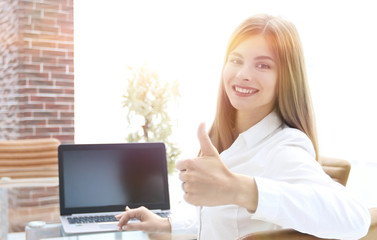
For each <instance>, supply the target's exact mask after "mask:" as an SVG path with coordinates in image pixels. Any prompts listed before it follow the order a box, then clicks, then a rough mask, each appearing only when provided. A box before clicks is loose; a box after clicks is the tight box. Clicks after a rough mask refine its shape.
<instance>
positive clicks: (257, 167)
mask: <svg viewBox="0 0 377 240" xmlns="http://www.w3.org/2000/svg"><path fill="white" fill-rule="evenodd" d="M220 157H221V159H222V160H223V161H224V163H225V165H226V166H227V167H228V168H229V169H230V170H231V171H232V172H234V173H240V174H244V175H248V176H252V177H254V178H255V181H256V184H257V188H258V206H257V209H256V212H255V213H254V214H252V213H250V212H248V211H247V210H246V209H244V208H241V207H239V206H237V205H224V206H216V207H202V208H200V210H199V216H200V219H199V223H198V224H193V223H192V222H190V221H189V220H188V219H185V221H181V220H179V219H176V218H175V217H174V215H173V216H172V218H171V224H172V233H173V234H174V233H175V232H183V231H182V230H185V231H186V232H189V230H190V229H189V228H190V227H191V228H193V227H194V228H195V227H197V228H198V229H197V231H199V233H198V238H199V239H204V240H206V239H237V238H239V237H241V236H244V235H246V234H248V233H252V232H257V231H263V230H272V229H279V228H293V229H295V230H297V231H300V232H303V233H308V234H310V235H314V236H317V237H321V238H337V239H339V238H341V239H359V238H361V237H363V236H364V235H365V234H366V233H367V231H368V229H369V225H370V214H369V211H368V209H367V208H366V207H364V206H363V205H362V204H360V203H359V202H358V201H357V200H356V199H354V198H353V197H352V196H351V195H350V194H349V193H348V192H347V190H346V188H345V187H344V186H342V185H341V184H339V183H337V182H335V181H333V180H332V179H331V178H330V177H329V176H328V175H327V174H326V173H325V172H324V171H323V169H322V167H321V166H320V164H319V163H318V162H317V161H316V160H315V151H314V148H313V145H312V143H311V141H310V139H309V138H308V137H307V136H306V135H305V134H304V133H302V132H301V131H299V130H297V129H294V128H289V127H287V126H286V125H284V124H283V123H282V121H281V119H280V118H279V116H278V115H277V114H276V113H275V112H272V113H270V114H269V115H268V116H266V117H265V118H264V119H263V120H262V121H260V122H259V123H258V124H256V125H254V126H253V127H251V128H250V129H248V130H247V131H245V132H243V133H241V134H240V135H239V137H238V138H237V139H236V141H235V142H234V143H233V145H232V146H231V147H230V148H228V149H227V150H225V151H223V152H222V153H221V154H220ZM209 171H210V169H209Z"/></svg>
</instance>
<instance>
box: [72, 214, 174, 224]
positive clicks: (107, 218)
mask: <svg viewBox="0 0 377 240" xmlns="http://www.w3.org/2000/svg"><path fill="white" fill-rule="evenodd" d="M156 214H157V215H159V216H160V217H163V218H167V217H168V216H169V213H167V212H160V213H156ZM67 220H68V222H69V224H82V223H101V222H118V219H116V218H115V216H114V215H103V216H101V215H99V216H81V217H68V218H67Z"/></svg>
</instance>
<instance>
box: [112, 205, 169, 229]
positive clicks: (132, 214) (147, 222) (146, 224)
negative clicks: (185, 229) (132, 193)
mask: <svg viewBox="0 0 377 240" xmlns="http://www.w3.org/2000/svg"><path fill="white" fill-rule="evenodd" d="M115 217H116V218H117V219H118V220H119V223H118V227H119V231H121V230H126V231H144V232H171V225H170V222H169V219H168V218H162V217H160V216H158V215H157V214H155V213H153V212H151V211H150V210H148V209H147V208H145V207H139V208H135V209H130V208H129V207H126V211H125V212H123V213H121V214H119V215H117V216H115ZM134 218H136V219H138V220H140V222H129V221H130V220H132V219H134Z"/></svg>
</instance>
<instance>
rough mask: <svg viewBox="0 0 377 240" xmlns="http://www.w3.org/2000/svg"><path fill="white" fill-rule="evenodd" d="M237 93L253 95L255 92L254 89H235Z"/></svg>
mask: <svg viewBox="0 0 377 240" xmlns="http://www.w3.org/2000/svg"><path fill="white" fill-rule="evenodd" d="M235 89H236V91H237V92H239V93H253V92H254V91H253V90H252V89H245V88H240V87H235Z"/></svg>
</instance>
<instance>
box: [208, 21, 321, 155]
mask: <svg viewBox="0 0 377 240" xmlns="http://www.w3.org/2000/svg"><path fill="white" fill-rule="evenodd" d="M255 35H262V36H263V37H264V38H265V40H266V41H267V42H268V43H269V45H270V47H271V49H272V50H273V51H274V53H275V54H276V58H277V59H276V61H277V66H278V87H277V89H278V90H277V95H278V96H277V101H276V103H275V111H276V112H277V113H278V114H279V115H280V117H281V119H282V121H283V122H284V123H285V124H286V125H288V126H289V127H291V128H296V129H299V130H300V131H302V132H304V133H305V134H306V135H307V136H308V137H309V138H310V140H311V141H312V143H313V146H314V150H315V153H316V159H317V160H318V141H317V133H316V127H315V119H314V111H313V107H312V101H311V96H310V91H309V86H308V81H307V76H306V69H305V61H304V55H303V50H302V46H301V41H300V38H299V35H298V32H297V30H296V28H295V26H294V25H293V24H292V23H290V22H288V21H286V20H283V19H281V18H278V17H272V16H269V15H257V16H254V17H251V18H249V19H247V20H245V21H244V22H243V23H241V25H239V26H238V28H236V30H235V31H234V32H233V34H232V36H231V37H230V40H229V43H228V47H227V50H226V55H225V63H226V62H227V59H228V56H229V54H230V53H231V52H232V51H233V50H234V48H236V47H237V45H238V44H240V43H241V42H242V41H244V40H245V39H247V38H249V37H250V36H255ZM225 63H224V65H225ZM235 117H236V109H235V108H234V107H233V106H232V105H231V103H230V101H229V98H228V96H227V95H226V93H225V89H224V84H223V81H222V80H221V82H220V89H219V95H218V100H217V109H216V115H215V120H214V122H213V124H212V127H211V129H210V131H209V136H210V138H211V140H212V143H213V144H214V146H215V147H216V148H217V150H218V151H219V152H220V153H221V152H222V151H224V150H225V149H227V148H229V147H230V146H231V145H232V144H233V142H234V141H235V139H236V138H237V137H238V133H236V132H235V131H234V129H235Z"/></svg>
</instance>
